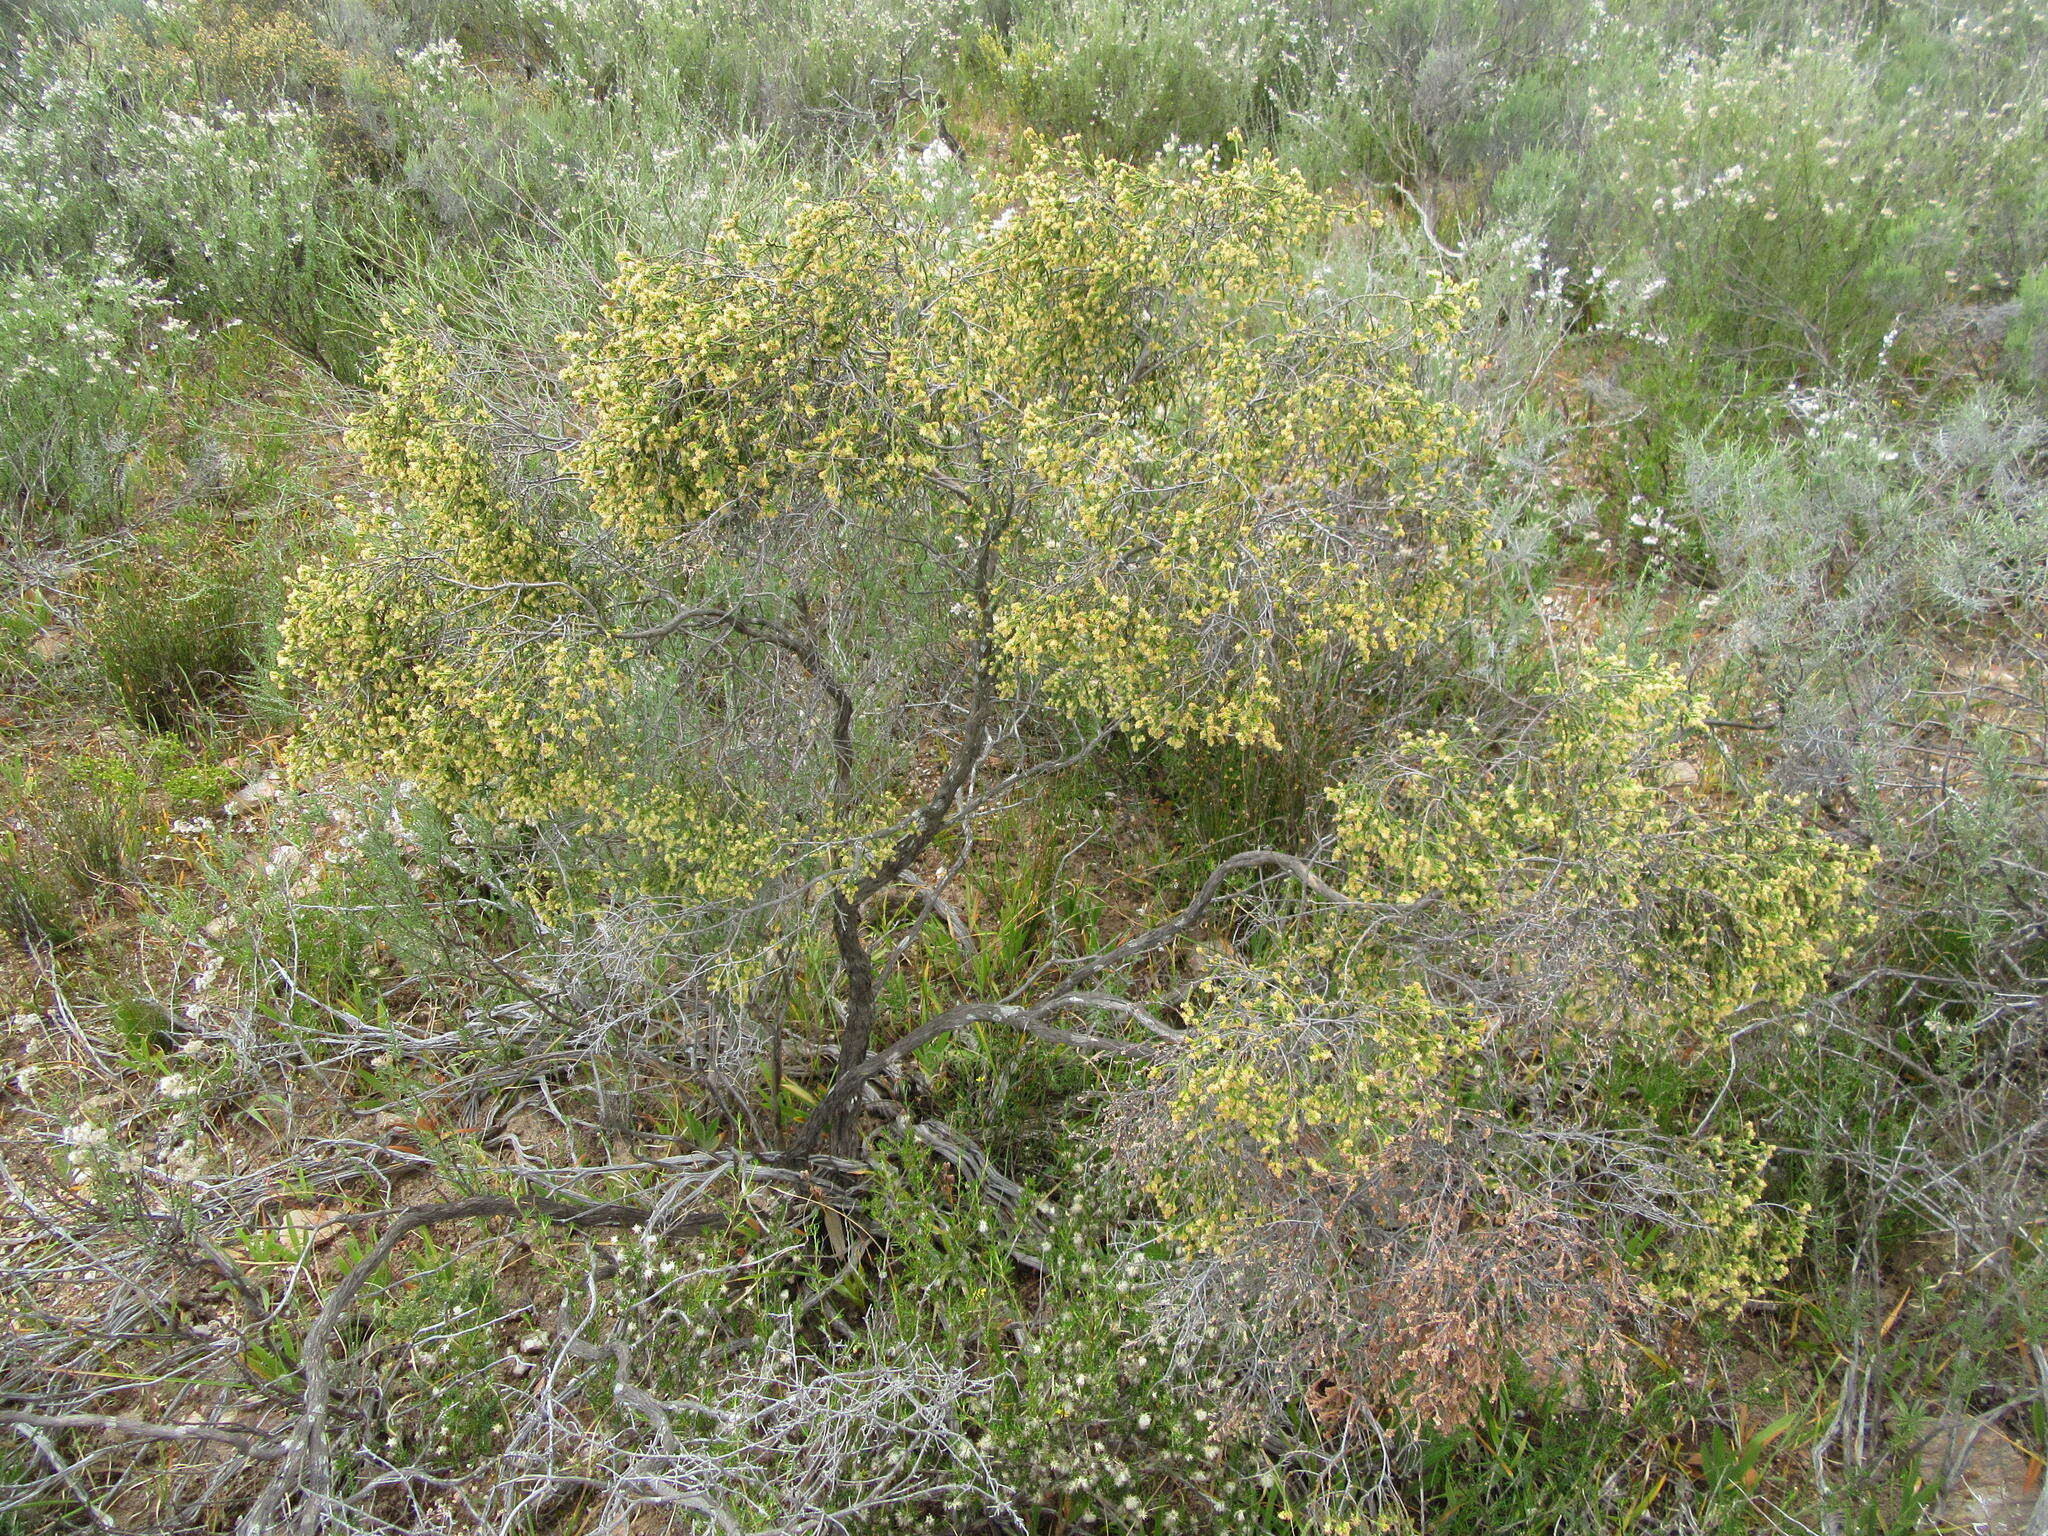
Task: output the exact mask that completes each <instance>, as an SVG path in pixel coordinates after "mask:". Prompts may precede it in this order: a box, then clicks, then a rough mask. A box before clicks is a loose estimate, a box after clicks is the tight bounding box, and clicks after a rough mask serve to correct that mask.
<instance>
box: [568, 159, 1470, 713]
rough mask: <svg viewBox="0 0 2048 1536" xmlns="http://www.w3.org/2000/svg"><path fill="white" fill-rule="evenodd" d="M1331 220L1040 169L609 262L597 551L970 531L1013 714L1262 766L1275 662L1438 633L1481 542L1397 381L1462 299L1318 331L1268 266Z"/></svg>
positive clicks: (1438, 401)
mask: <svg viewBox="0 0 2048 1536" xmlns="http://www.w3.org/2000/svg"><path fill="white" fill-rule="evenodd" d="M1326 219H1327V212H1326V209H1325V206H1324V204H1323V203H1322V201H1321V200H1320V199H1318V198H1317V197H1316V196H1314V194H1313V193H1312V192H1311V191H1310V189H1309V188H1308V186H1307V185H1306V183H1304V182H1303V181H1302V180H1301V179H1300V178H1299V177H1298V176H1295V175H1292V174H1288V173H1285V172H1282V171H1281V170H1279V169H1278V168H1276V167H1275V166H1274V165H1272V164H1271V163H1270V162H1267V161H1262V160H1258V159H1254V158H1245V159H1242V160H1240V161H1238V162H1236V163H1235V164H1232V165H1229V166H1225V165H1223V164H1221V163H1220V162H1219V161H1218V160H1216V159H1214V158H1201V157H1194V158H1189V159H1179V160H1162V161H1158V162H1154V163H1149V164H1145V165H1136V166H1133V165H1126V164H1121V163H1118V162H1113V161H1100V160H1096V159H1093V158H1091V157H1088V156H1086V155H1084V154H1082V153H1081V152H1080V151H1078V150H1077V149H1075V148H1074V147H1072V146H1071V145H1044V144H1038V145H1034V146H1031V147H1029V148H1028V149H1027V151H1026V153H1025V154H1024V155H1023V157H1022V160H1021V163H1020V164H1018V165H1017V166H1015V167H1013V168H1009V169H1000V170H997V171H994V172H992V173H990V175H989V176H988V178H987V179H986V182H985V183H984V185H983V186H982V187H981V188H980V190H979V192H978V193H977V196H976V199H975V205H974V215H973V217H972V218H971V219H970V220H967V221H964V222H961V221H946V220H940V219H936V218H935V217H934V216H933V215H932V214H931V213H930V212H929V210H928V209H926V208H925V207H923V205H922V204H920V203H919V202H918V200H917V199H915V198H909V197H900V196H897V195H895V194H894V193H893V192H892V190H891V188H890V187H889V186H888V185H887V184H886V183H884V184H878V185H876V186H871V187H869V188H867V189H865V190H864V191H863V192H862V193H860V194H858V195H856V196H852V197H849V198H845V199H840V200H836V201H812V200H798V201H796V202H795V203H793V204H792V206H791V207H790V209H789V210H788V214H787V217H786V219H785V221H784V223H783V225H782V227H781V228H779V229H778V230H777V231H776V232H775V233H773V234H770V235H761V236H748V235H745V234H742V233H741V232H740V231H738V230H737V229H735V228H732V227H728V228H726V229H725V230H723V231H721V232H720V234H719V235H718V237H717V238H716V239H715V240H714V241H713V243H712V246H711V249H710V251H709V252H708V253H707V254H706V255H705V256H704V257H703V258H702V259H699V260H693V261H682V262H673V261H672V262H650V261H643V260H638V259H632V258H627V259H623V260H622V262H621V265H620V271H619V278H618V282H617V284H616V286H615V288H614V290H613V293H612V295H611V300H610V302H609V304H608V305H607V307H606V309H605V311H604V313H603V316H602V318H601V321H600V323H599V324H598V325H597V326H596V327H594V328H593V329H592V330H591V331H589V332H587V333H584V334H581V335H577V336H572V337H569V338H567V345H568V347H569V350H570V354H571V363H570V366H569V369H568V372H567V375H566V377H567V380H568V382H569V384H570V386H571V389H572V391H573V394H574V397H575V399H576V401H577V402H578V403H579V405H580V406H581V407H582V408H583V410H584V411H585V412H586V413H587V415H588V419H589V423H590V426H589V432H588V436H587V437H586V439H585V441H584V442H583V443H582V444H581V445H580V446H579V447H578V448H577V449H576V450H575V451H574V452H573V453H572V454H571V455H570V456H569V466H570V468H571V470H572V471H573V473H574V474H575V475H576V476H577V477H578V478H579V479H580V480H581V482H582V484H583V485H584V487H585V489H586V491H587V493H588V496H589V499H590V505H591V507H592V509H593V511H594V512H595V513H596V514H597V515H598V517H600V518H601V519H602V520H603V521H604V522H605V523H606V524H607V525H609V526H610V527H611V528H613V529H615V530H617V531H619V532H620V533H622V534H624V535H625V536H627V537H628V538H631V539H635V540H639V541H646V542H655V541H659V542H663V543H666V544H669V545H671V546H675V547H676V548H677V551H678V552H679V553H681V554H682V556H683V558H686V559H687V558H688V551H689V550H690V549H691V548H692V547H698V548H701V547H702V546H703V544H704V543H705V542H706V541H705V539H704V537H703V535H702V534H701V533H700V530H704V529H706V528H707V526H714V527H715V526H717V525H718V524H719V523H720V521H721V519H722V518H727V517H730V516H732V515H735V514H740V513H745V512H750V511H756V510H770V509H773V508H774V507H775V506H776V505H777V504H778V502H777V498H778V497H786V496H787V495H788V494H789V493H792V492H794V491H796V490H799V489H816V490H819V491H822V493H823V494H824V495H825V496H826V497H827V498H828V499H829V500H830V501H831V502H832V503H833V504H834V505H835V506H836V507H837V508H838V511H839V515H841V516H842V517H849V518H854V519H860V518H871V519H874V520H875V521H876V522H877V523H879V524H883V525H886V526H887V527H888V530H889V532H890V533H891V534H892V535H900V534H906V533H909V532H911V531H912V528H913V526H915V527H916V528H917V529H918V530H919V531H921V532H922V533H923V534H924V536H926V537H927V538H930V539H932V540H933V541H934V542H935V543H937V544H939V545H941V546H943V545H945V544H947V543H949V542H952V541H954V540H959V539H966V540H978V539H980V538H982V537H984V536H985V535H986V534H987V532H988V530H990V529H992V528H993V529H1000V530H1001V535H1002V538H1001V551H1000V553H1001V558H1002V567H1003V570H1002V575H1001V578H1000V580H999V582H998V583H997V586H998V591H997V592H996V594H995V596H996V611H995V614H994V623H995V628H996V631H997V635H998V636H999V638H1000V642H1001V645H1002V647H1003V649H1004V652H1005V655H1006V658H1007V661H1008V664H1009V667H1010V669H1011V672H1012V674H1013V675H1014V677H1015V678H1016V679H1017V680H1018V681H1019V682H1020V683H1034V684H1036V685H1037V686H1038V687H1040V688H1041V689H1042V690H1043V692H1044V694H1045V695H1046V696H1048V697H1049V698H1050V700H1051V701H1052V702H1054V703H1056V704H1058V705H1061V706H1064V707H1066V708H1068V709H1070V710H1074V711H1077V712H1085V713H1090V714H1094V715H1098V716H1102V717H1106V718H1108V719H1110V720H1112V721H1115V722H1116V723H1118V724H1120V725H1123V726H1125V727H1126V728H1128V729H1130V730H1132V731H1133V732H1136V733H1139V734H1142V735H1146V736H1151V737H1156V738H1161V739H1165V740H1169V741H1175V742H1179V741H1184V740H1186V739H1189V738H1200V739H1204V740H1209V741H1233V742H1238V743H1243V744H1248V745H1249V744H1272V743H1273V742H1274V740H1275V737H1276V722H1277V720H1278V718H1279V716H1280V712H1281V701H1282V698H1283V695H1284V694H1285V692H1286V690H1287V689H1288V687H1289V686H1290V684H1291V683H1293V682H1295V681H1296V680H1297V679H1298V675H1299V674H1300V673H1301V672H1302V671H1303V669H1304V666H1305V660H1306V658H1308V657H1309V656H1311V655H1312V654H1314V653H1317V652H1319V651H1321V650H1324V649H1326V648H1328V647H1330V646H1333V645H1346V646H1352V647H1355V648H1357V649H1359V650H1361V651H1364V652H1366V653H1375V652H1382V651H1389V650H1401V649H1405V648H1408V647H1412V646H1413V645H1415V644H1416V643H1418V642H1420V641H1423V640H1425V639H1427V638H1429V637H1430V636H1432V635H1434V634H1435V633H1437V632H1438V631H1439V630H1440V628H1441V627H1442V624H1443V622H1444V620H1445V619H1446V617H1447V616H1448V615H1449V613H1450V611H1451V607H1452V602H1453V596H1454V593H1455V591H1456V587H1455V584H1454V582H1453V580H1452V576H1453V572H1454V567H1455V566H1456V564H1457V562H1458V561H1459V559H1460V558H1462V557H1463V556H1464V555H1465V554H1466V553H1467V552H1468V551H1469V550H1470V548H1471V546H1472V540H1473V537H1474V531H1475V527H1476V520H1475V519H1474V518H1473V517H1472V515H1471V513H1470V510H1469V508H1468V507H1467V506H1466V505H1465V504H1464V502H1463V501H1462V499H1461V497H1460V495H1459V491H1458V486H1457V484H1456V482H1455V478H1454V473H1453V471H1454V467H1455V465H1456V463H1457V461H1458V458H1459V456H1460V453H1461V452H1462V448H1463V445H1464V442H1465V439H1466V436H1467V433H1468V427H1469V423H1468V422H1467V420H1466V419H1465V417H1464V416H1463V415H1462V414H1461V413H1460V412H1459V411H1457V410H1456V409H1455V408H1454V407H1453V406H1452V405H1451V404H1450V403H1449V402H1448V401H1447V400H1445V399H1444V398H1442V397H1440V396H1438V395H1436V394H1434V393H1433V392H1432V391H1431V389H1430V388H1429V387H1428V386H1427V384H1426V383H1425V382H1424V380H1423V378H1422V376H1421V373H1420V371H1419V368H1418V359H1419V358H1421V357H1423V356H1425V355H1427V354H1430V353H1432V352H1441V351H1443V350H1445V349H1447V348H1448V347H1450V346H1451V344H1452V342H1453V338H1454V336H1455V333H1456V329H1457V327H1458V324H1459V321H1460V319H1461V318H1462V316H1463V315H1464V313H1465V311H1466V309H1467V307H1468V305H1469V302H1470V299H1469V296H1468V295H1467V294H1466V293H1465V292H1464V291H1463V290H1461V289H1459V288H1458V287H1457V286H1456V285H1453V284H1450V283H1448V282H1446V283H1444V284H1443V285H1442V286H1441V287H1440V288H1439V289H1438V290H1437V291H1435V292H1433V293H1432V294H1430V295H1429V296H1427V297H1426V298H1424V299H1422V300H1420V301H1416V302H1414V303H1412V304H1401V303H1396V302H1393V301H1390V302H1389V303H1388V304H1387V305H1386V306H1385V308H1384V309H1383V310H1382V312H1380V313H1378V314H1376V315H1374V316H1373V317H1371V318H1370V319H1360V318H1358V317H1355V316H1352V315H1348V314H1345V313H1342V312H1341V311H1339V310H1337V309H1335V308H1334V307H1332V306H1330V305H1329V304H1328V303H1327V302H1326V301H1318V300H1317V299H1315V298H1314V297H1313V296H1312V295H1310V294H1309V293H1308V290H1307V285H1306V284H1304V283H1303V282H1301V281H1300V280H1299V278H1298V275H1297V273H1296V270H1295V263H1296V253H1298V252H1300V251H1302V250H1304V249H1306V248H1310V247H1312V246H1313V244H1314V243H1315V242H1316V241H1317V240H1318V239H1319V238H1320V237H1321V235H1322V233H1323V229H1324V224H1325V221H1326ZM693 540H695V541H696V544H695V545H694V546H693V544H692V541H693Z"/></svg>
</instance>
